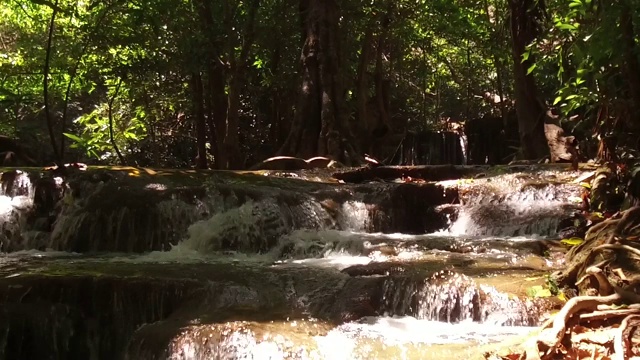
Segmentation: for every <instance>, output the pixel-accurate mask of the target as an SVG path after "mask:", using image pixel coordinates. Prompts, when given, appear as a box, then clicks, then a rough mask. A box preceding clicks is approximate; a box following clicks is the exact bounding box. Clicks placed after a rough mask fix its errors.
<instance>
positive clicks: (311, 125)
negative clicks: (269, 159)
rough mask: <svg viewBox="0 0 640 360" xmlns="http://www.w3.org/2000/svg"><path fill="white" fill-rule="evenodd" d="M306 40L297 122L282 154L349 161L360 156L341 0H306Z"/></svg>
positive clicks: (303, 2)
mask: <svg viewBox="0 0 640 360" xmlns="http://www.w3.org/2000/svg"><path fill="white" fill-rule="evenodd" d="M300 11H301V16H302V17H303V24H304V30H303V32H304V34H305V42H304V45H303V47H302V55H301V59H300V61H301V65H302V68H301V73H302V76H301V78H302V86H301V90H300V97H299V100H298V106H297V107H296V113H295V117H294V123H293V125H292V127H291V131H290V132H289V136H288V137H287V140H286V141H285V143H284V144H283V146H282V148H281V149H280V151H279V154H280V155H292V156H298V157H301V158H309V157H313V156H316V155H321V156H328V157H331V158H333V159H334V160H338V161H341V162H343V163H345V164H349V163H351V161H352V159H354V158H355V157H356V156H357V155H356V154H355V151H354V149H353V148H352V147H351V145H350V142H351V143H352V139H349V137H350V136H349V131H348V126H347V124H346V120H345V118H344V113H343V112H344V111H343V108H342V103H343V98H342V97H343V96H344V92H343V91H342V90H343V87H342V83H341V81H340V69H339V64H340V53H339V40H338V39H339V37H338V31H339V28H338V20H339V17H340V11H339V9H338V5H337V3H336V0H301V2H300Z"/></svg>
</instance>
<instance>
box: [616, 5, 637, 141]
mask: <svg viewBox="0 0 640 360" xmlns="http://www.w3.org/2000/svg"><path fill="white" fill-rule="evenodd" d="M621 10H622V11H621V13H620V30H621V32H622V34H621V35H622V36H621V40H622V46H623V52H624V54H623V59H624V64H623V66H622V69H623V71H624V72H625V75H626V76H625V79H627V81H626V83H627V85H628V87H629V98H630V100H631V106H630V108H631V114H632V116H631V120H630V121H627V125H628V126H629V127H630V128H631V129H633V130H637V129H640V123H638V121H637V120H636V118H637V114H638V112H640V64H639V63H638V51H637V47H636V40H635V38H636V36H635V30H634V26H633V18H632V14H633V12H632V8H631V6H629V4H628V3H627V2H626V1H621Z"/></svg>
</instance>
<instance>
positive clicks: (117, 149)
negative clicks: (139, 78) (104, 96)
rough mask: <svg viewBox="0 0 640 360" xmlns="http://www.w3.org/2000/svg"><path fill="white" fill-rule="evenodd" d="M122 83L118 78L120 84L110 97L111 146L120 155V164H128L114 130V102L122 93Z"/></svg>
mask: <svg viewBox="0 0 640 360" xmlns="http://www.w3.org/2000/svg"><path fill="white" fill-rule="evenodd" d="M121 85H122V79H118V84H117V85H116V89H115V90H114V91H113V95H112V96H111V99H109V103H108V104H107V105H108V115H109V141H110V142H111V146H113V150H115V152H116V155H118V160H120V165H122V166H125V165H127V162H126V160H125V159H124V156H122V153H121V152H120V148H118V144H117V143H116V138H115V135H114V132H113V103H114V102H115V101H116V98H117V97H118V94H119V93H120V86H121Z"/></svg>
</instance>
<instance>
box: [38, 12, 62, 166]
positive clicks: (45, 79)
mask: <svg viewBox="0 0 640 360" xmlns="http://www.w3.org/2000/svg"><path fill="white" fill-rule="evenodd" d="M52 9H53V11H52V13H51V20H50V21H49V35H48V37H47V50H46V54H45V59H44V71H43V81H42V86H43V97H44V114H45V118H46V121H47V129H48V130H49V140H50V141H51V147H52V149H53V155H54V157H55V159H56V161H57V162H58V163H59V165H60V166H62V165H63V162H62V158H61V156H60V152H59V150H58V145H57V142H56V134H55V131H54V129H53V119H52V117H51V109H50V108H49V69H50V66H51V48H52V46H53V32H54V30H55V22H56V15H58V0H56V2H55V4H54V6H53V7H52Z"/></svg>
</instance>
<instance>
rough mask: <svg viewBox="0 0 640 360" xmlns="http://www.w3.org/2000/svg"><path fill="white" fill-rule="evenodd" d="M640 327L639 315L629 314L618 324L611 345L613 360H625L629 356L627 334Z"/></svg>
mask: <svg viewBox="0 0 640 360" xmlns="http://www.w3.org/2000/svg"><path fill="white" fill-rule="evenodd" d="M638 326H640V315H638V314H631V315H629V316H627V317H626V318H624V320H622V322H621V323H620V328H618V331H617V333H616V337H615V340H614V343H613V349H614V351H615V352H614V353H615V358H614V359H615V360H626V359H628V358H629V357H628V355H629V351H628V349H629V346H628V345H630V344H627V343H628V342H629V333H630V332H631V330H633V328H635V327H638Z"/></svg>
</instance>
